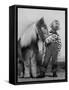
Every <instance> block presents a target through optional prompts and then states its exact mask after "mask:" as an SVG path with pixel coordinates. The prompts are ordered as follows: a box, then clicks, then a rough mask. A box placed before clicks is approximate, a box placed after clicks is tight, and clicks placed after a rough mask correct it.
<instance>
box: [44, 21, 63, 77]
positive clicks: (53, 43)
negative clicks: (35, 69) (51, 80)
mask: <svg viewBox="0 0 69 90" xmlns="http://www.w3.org/2000/svg"><path fill="white" fill-rule="evenodd" d="M58 30H59V21H58V20H54V21H53V22H52V24H51V31H50V33H49V36H48V38H46V40H45V42H46V51H45V55H44V62H43V66H44V67H45V68H47V66H48V63H49V61H50V59H51V58H52V72H53V77H57V73H56V72H57V56H58V52H59V51H60V49H61V41H60V38H59V35H58V33H57V31H58Z"/></svg>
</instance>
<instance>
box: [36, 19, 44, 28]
mask: <svg viewBox="0 0 69 90" xmlns="http://www.w3.org/2000/svg"><path fill="white" fill-rule="evenodd" d="M42 24H44V17H41V18H40V19H39V20H38V21H37V24H36V26H37V27H38V28H40V27H41V25H42Z"/></svg>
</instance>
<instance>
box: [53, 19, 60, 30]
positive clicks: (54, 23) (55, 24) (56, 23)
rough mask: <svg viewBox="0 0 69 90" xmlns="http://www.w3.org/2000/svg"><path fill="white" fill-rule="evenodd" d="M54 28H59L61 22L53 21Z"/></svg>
mask: <svg viewBox="0 0 69 90" xmlns="http://www.w3.org/2000/svg"><path fill="white" fill-rule="evenodd" d="M52 29H53V30H59V23H58V22H57V21H56V22H55V21H54V22H53V27H52Z"/></svg>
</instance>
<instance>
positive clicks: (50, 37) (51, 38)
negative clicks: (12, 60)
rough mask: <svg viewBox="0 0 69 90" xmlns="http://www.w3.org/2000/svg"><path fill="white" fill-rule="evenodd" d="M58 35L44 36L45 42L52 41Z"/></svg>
mask: <svg viewBox="0 0 69 90" xmlns="http://www.w3.org/2000/svg"><path fill="white" fill-rule="evenodd" d="M57 37H58V36H57V35H56V34H50V35H49V36H48V38H46V40H45V41H46V43H51V42H53V41H54V40H55V39H56V38H57Z"/></svg>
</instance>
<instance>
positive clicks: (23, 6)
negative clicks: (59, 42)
mask: <svg viewBox="0 0 69 90" xmlns="http://www.w3.org/2000/svg"><path fill="white" fill-rule="evenodd" d="M10 7H15V42H14V43H15V44H14V47H15V48H16V50H15V66H16V67H15V82H14V83H12V84H14V85H25V84H41V83H57V82H67V81H68V68H67V67H68V61H67V60H68V59H67V42H68V40H67V36H68V35H67V25H68V22H67V19H68V16H67V12H68V8H64V7H62V8H61V7H45V6H30V5H13V6H10ZM18 8H29V9H43V10H47V9H48V10H60V11H65V60H66V62H65V79H61V80H47V81H46V80H44V81H26V82H17V73H16V72H17V38H18Z"/></svg>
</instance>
